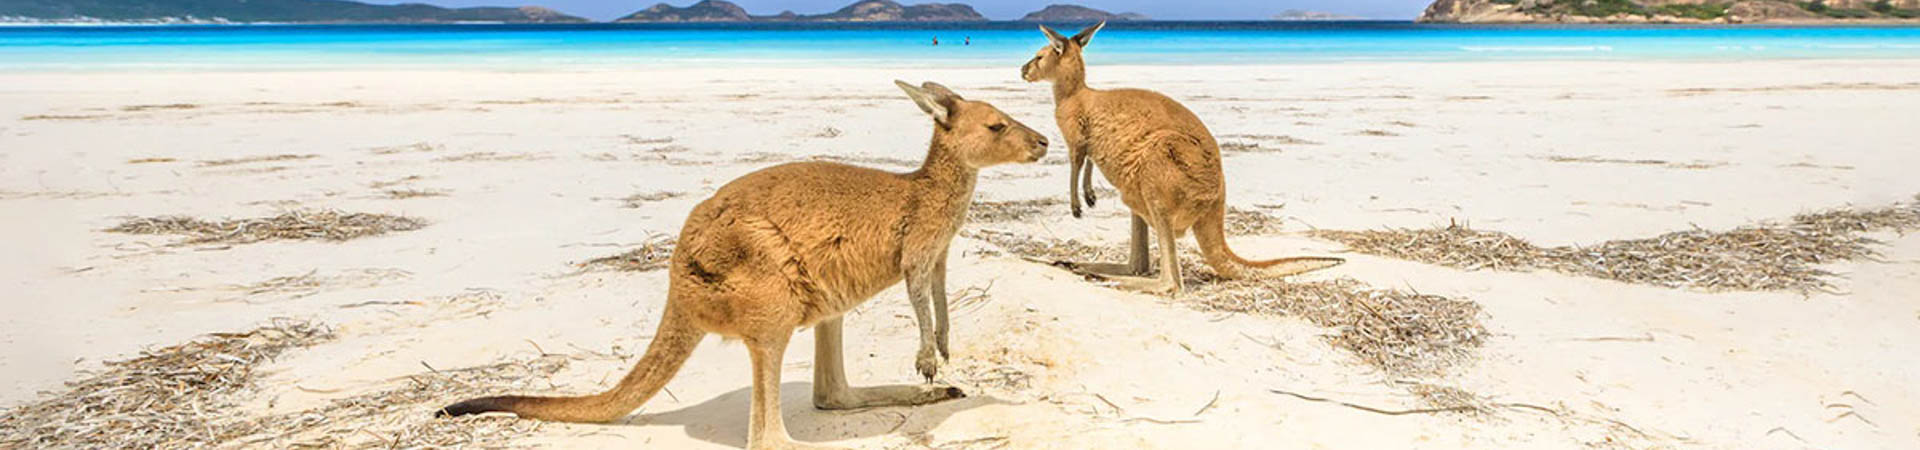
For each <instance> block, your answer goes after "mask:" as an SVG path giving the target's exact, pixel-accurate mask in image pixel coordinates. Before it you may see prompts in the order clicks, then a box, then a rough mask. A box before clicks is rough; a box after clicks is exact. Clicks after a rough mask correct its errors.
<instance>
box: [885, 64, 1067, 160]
mask: <svg viewBox="0 0 1920 450" xmlns="http://www.w3.org/2000/svg"><path fill="white" fill-rule="evenodd" d="M893 83H894V84H895V85H898V86H900V90H903V91H907V97H909V98H912V99H913V103H915V104H918V105H920V110H922V111H926V112H927V115H930V116H933V122H934V124H935V130H934V133H933V139H934V145H939V146H944V147H946V148H947V149H948V150H949V151H952V152H953V155H954V156H956V157H957V158H959V160H960V162H961V163H962V164H966V165H967V167H971V168H974V169H980V168H984V167H987V166H993V165H998V164H1006V163H1018V162H1034V161H1039V160H1040V158H1041V157H1043V156H1046V155H1047V137H1046V136H1042V135H1041V134H1040V132H1037V131H1033V129H1032V128H1028V127H1027V125H1026V124H1023V123H1020V121H1018V120H1013V118H1012V117H1008V116H1007V113H1004V112H1000V108H995V107H993V105H990V104H987V103H986V102H975V101H968V100H967V99H964V98H960V94H955V93H953V91H952V90H949V89H947V87H946V86H941V85H940V84H939V83H934V82H931V81H929V82H927V83H925V84H922V85H920V86H918V87H915V86H914V85H911V84H907V83H906V82H904V81H894V82H893Z"/></svg>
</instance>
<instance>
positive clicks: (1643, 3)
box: [1419, 0, 1920, 23]
mask: <svg viewBox="0 0 1920 450" xmlns="http://www.w3.org/2000/svg"><path fill="white" fill-rule="evenodd" d="M1419 21H1420V22H1439V23H1825V22H1863V23H1875V22H1897V23H1913V22H1916V21H1920V0H1812V1H1785V0H1739V1H1713V0H1704V1H1703V0H1436V1H1434V2H1433V4H1432V5H1429V6H1427V10H1426V12H1425V13H1422V14H1421V15H1420V18H1419Z"/></svg>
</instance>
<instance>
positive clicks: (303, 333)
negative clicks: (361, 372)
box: [0, 321, 333, 448]
mask: <svg viewBox="0 0 1920 450" xmlns="http://www.w3.org/2000/svg"><path fill="white" fill-rule="evenodd" d="M332 337H333V332H332V330H329V329H327V328H325V327H322V326H319V325H315V324H312V323H304V322H291V321H280V322H275V323H273V324H271V325H268V326H265V327H261V328H257V329H254V330H252V331H247V332H243V333H220V334H213V335H209V336H207V337H204V338H201V339H199V340H195V341H193V342H188V343H185V344H180V345H175V346H172V347H167V348H162V349H158V350H148V351H146V352H142V353H141V355H140V356H139V357H137V358H134V359H130V360H125V361H114V362H109V363H106V367H104V368H102V369H101V371H100V372H98V373H95V374H92V375H89V376H86V377H85V378H82V379H80V380H79V381H74V382H70V383H68V384H67V386H68V387H69V388H70V389H69V390H68V391H67V392H63V393H58V394H54V395H53V396H52V397H48V398H43V399H41V400H40V401H38V402H35V403H30V404H27V405H24V406H21V407H19V408H16V409H14V410H12V411H7V412H5V413H4V414H0V447H5V448H182V447H212V446H218V445H224V444H227V443H230V442H233V441H234V439H237V438H240V437H242V436H248V435H251V434H254V433H256V432H259V431H260V430H261V429H262V427H264V426H266V425H264V424H262V423H260V422H257V421H252V420H248V419H247V418H244V417H236V416H233V415H232V414H233V413H232V411H234V410H235V409H237V408H238V403H239V401H240V399H241V397H242V396H244V395H245V394H248V393H249V391H251V390H252V389H253V386H252V383H253V381H254V378H255V377H254V375H255V374H254V371H255V369H258V368H259V367H260V366H261V365H264V364H266V363H268V362H270V361H272V359H273V358H274V357H276V356H279V355H280V354H281V353H283V352H285V351H287V350H289V349H294V348H300V347H307V346H311V345H314V344H316V343H320V342H324V341H327V340H329V339H331V338H332Z"/></svg>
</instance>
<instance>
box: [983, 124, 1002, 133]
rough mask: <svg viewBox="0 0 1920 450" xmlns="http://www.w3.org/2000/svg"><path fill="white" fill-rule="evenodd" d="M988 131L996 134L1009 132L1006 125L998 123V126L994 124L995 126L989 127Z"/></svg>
mask: <svg viewBox="0 0 1920 450" xmlns="http://www.w3.org/2000/svg"><path fill="white" fill-rule="evenodd" d="M987 129H988V130H992V131H993V132H995V133H999V132H1002V131H1007V125H1006V124H1001V123H996V124H993V125H987Z"/></svg>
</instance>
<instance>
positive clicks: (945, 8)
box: [614, 0, 987, 23]
mask: <svg viewBox="0 0 1920 450" xmlns="http://www.w3.org/2000/svg"><path fill="white" fill-rule="evenodd" d="M986 20H987V17H986V16H983V15H980V12H979V11H975V10H974V9H973V7H972V6H968V5H965V4H960V3H926V4H919V5H902V4H900V3H899V2H894V1H892V0H862V1H859V2H855V3H854V4H851V5H847V6H846V7H845V8H840V9H839V10H837V11H834V12H830V13H826V14H814V15H801V14H797V13H794V12H793V11H782V12H781V13H780V14H776V15H771V16H755V15H751V14H748V13H747V10H746V9H745V8H741V7H740V5H736V4H733V3H732V2H727V1H723V0H704V1H701V2H699V3H694V4H692V5H688V6H686V7H675V6H673V5H668V4H665V3H661V4H658V5H653V6H652V7H649V8H647V9H643V10H640V11H639V12H635V13H633V14H629V15H627V16H626V17H621V18H619V19H615V20H614V22H624V23H673V22H984V21H986Z"/></svg>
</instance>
